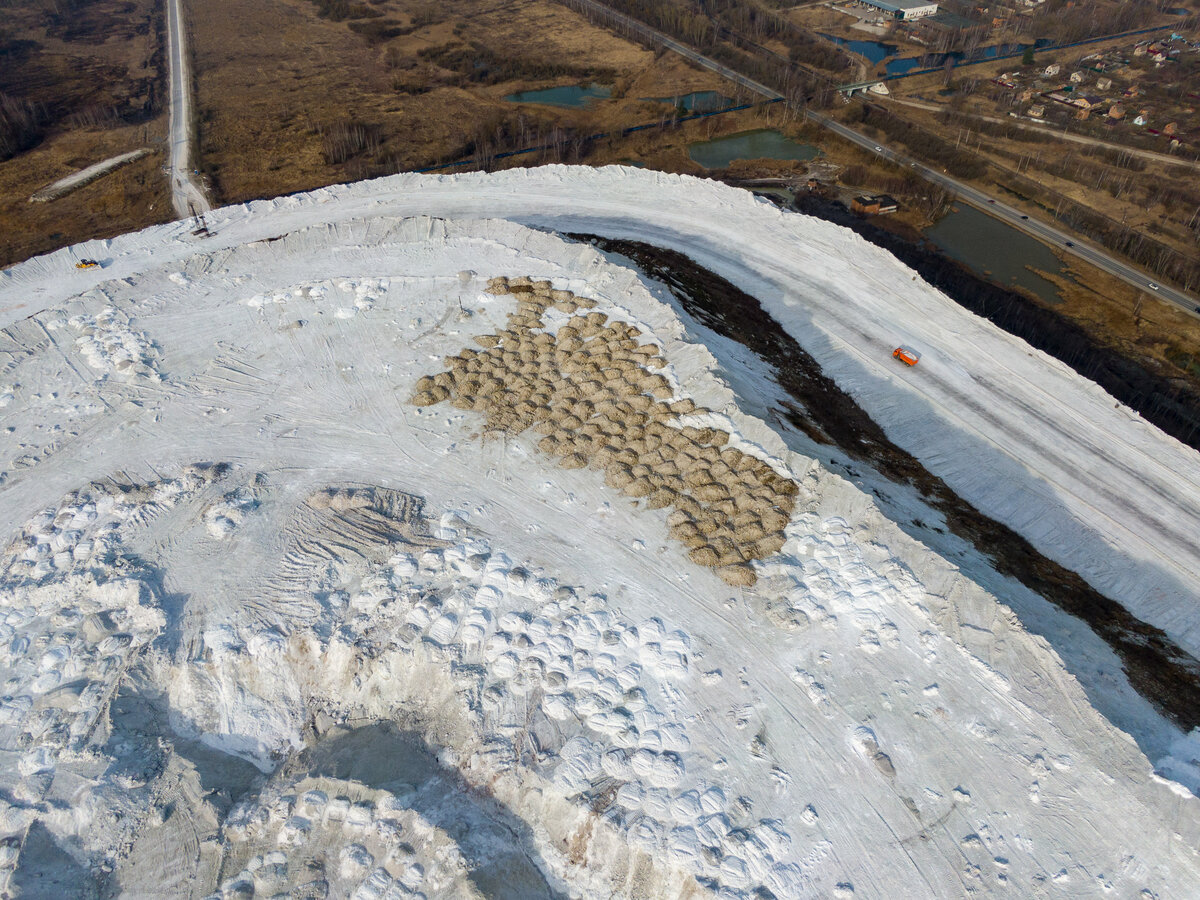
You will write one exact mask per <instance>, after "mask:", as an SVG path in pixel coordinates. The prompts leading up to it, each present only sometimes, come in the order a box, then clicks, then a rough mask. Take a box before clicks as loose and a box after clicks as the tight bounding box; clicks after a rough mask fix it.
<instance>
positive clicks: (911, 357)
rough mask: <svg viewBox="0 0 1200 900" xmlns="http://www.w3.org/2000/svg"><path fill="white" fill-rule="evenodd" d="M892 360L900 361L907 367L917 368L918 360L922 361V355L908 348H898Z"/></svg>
mask: <svg viewBox="0 0 1200 900" xmlns="http://www.w3.org/2000/svg"><path fill="white" fill-rule="evenodd" d="M892 359H898V360H900V362H902V363H904V364H905V365H906V366H915V365H916V364H917V362H918V360H920V359H921V354H920V353H918V352H917V351H916V350H910V349H909V348H908V347H897V348H896V349H895V350H893V351H892Z"/></svg>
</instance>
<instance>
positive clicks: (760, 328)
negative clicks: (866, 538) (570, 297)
mask: <svg viewBox="0 0 1200 900" xmlns="http://www.w3.org/2000/svg"><path fill="white" fill-rule="evenodd" d="M575 237H577V238H578V239H580V240H585V241H589V242H591V243H593V244H595V245H596V246H597V247H599V248H600V249H602V250H605V251H608V252H614V253H620V254H622V255H624V256H627V257H629V258H630V259H632V260H634V261H635V262H636V263H637V264H638V265H639V266H640V267H641V268H642V270H643V271H644V272H646V274H648V275H650V276H651V277H653V278H655V279H657V280H659V281H661V282H662V283H663V284H665V285H667V287H668V288H670V289H671V292H672V294H674V296H675V299H676V300H677V301H678V302H679V304H680V305H681V306H682V307H683V308H684V309H685V310H686V311H687V312H688V314H689V315H691V316H692V317H693V318H695V319H696V320H697V321H698V322H700V323H702V324H703V325H705V326H707V327H708V328H711V329H712V330H713V331H715V332H717V333H718V334H721V335H724V336H725V337H727V338H730V339H731V340H735V341H737V342H738V343H740V344H742V345H744V346H746V347H748V348H749V349H750V350H752V351H753V352H754V353H755V354H757V355H758V356H759V357H761V358H762V359H763V360H765V361H766V362H767V363H769V364H770V365H771V366H772V367H773V368H774V370H775V375H776V378H777V379H778V382H779V385H780V387H782V388H783V389H784V390H785V391H786V392H787V393H788V394H789V395H790V397H791V398H792V403H789V404H788V407H789V408H788V409H787V410H786V411H784V415H785V416H786V418H787V419H788V421H789V422H791V423H792V424H793V425H795V426H796V427H797V428H799V429H800V430H801V431H803V432H804V433H805V434H807V435H808V436H809V437H810V438H812V439H813V440H815V441H818V442H820V443H824V444H832V445H835V446H837V447H838V448H839V449H840V450H841V451H842V452H843V453H845V454H846V455H847V456H849V457H850V458H852V459H855V460H860V461H862V462H864V463H866V464H869V465H870V466H872V467H873V468H875V469H876V471H878V472H879V473H881V474H882V475H884V476H885V477H887V478H889V479H891V480H892V481H895V482H898V483H901V484H906V485H911V486H912V487H914V488H915V489H916V490H917V491H919V492H920V493H921V495H922V497H923V498H924V499H925V501H926V502H927V503H928V504H929V505H930V506H931V507H932V508H933V509H935V510H937V511H938V512H939V513H941V514H942V516H943V517H944V518H945V521H946V526H947V527H948V528H949V529H950V530H951V531H952V532H953V533H954V534H955V535H957V536H958V537H960V538H962V539H963V540H965V541H967V542H969V543H970V544H972V545H973V546H974V547H975V549H976V550H978V551H979V552H980V553H981V554H982V555H983V556H984V557H986V558H987V559H989V560H990V561H991V563H992V566H993V567H994V568H995V570H996V571H997V572H999V573H1000V574H1002V575H1006V576H1008V577H1011V578H1013V579H1015V580H1017V581H1019V582H1020V583H1021V584H1023V585H1024V586H1025V587H1027V588H1028V589H1029V590H1031V591H1033V592H1034V593H1035V594H1037V595H1039V596H1041V597H1043V598H1045V599H1046V600H1048V601H1049V602H1051V603H1053V604H1054V605H1055V606H1057V607H1059V608H1060V609H1062V610H1064V611H1065V612H1068V613H1070V614H1072V615H1074V616H1077V617H1078V618H1079V619H1082V620H1083V621H1084V622H1086V623H1087V624H1088V625H1090V626H1091V628H1092V629H1093V630H1094V631H1095V632H1096V634H1097V635H1099V636H1100V637H1101V638H1102V639H1103V640H1104V641H1105V642H1106V643H1108V645H1109V646H1110V647H1112V649H1113V650H1114V651H1115V652H1116V653H1117V655H1118V656H1119V657H1120V659H1121V662H1122V665H1123V668H1124V670H1125V673H1126V675H1127V676H1128V677H1129V682H1130V684H1131V685H1132V686H1133V687H1134V689H1135V690H1136V691H1138V693H1140V694H1141V695H1142V696H1143V697H1145V698H1146V699H1147V700H1149V701H1150V702H1151V703H1152V704H1153V705H1154V706H1155V708H1157V709H1158V710H1159V711H1160V712H1162V713H1163V714H1164V715H1166V716H1167V717H1168V718H1170V719H1171V720H1172V721H1173V722H1175V723H1176V724H1177V725H1179V726H1180V727H1181V728H1183V729H1184V730H1185V731H1187V730H1190V729H1192V728H1194V727H1196V726H1198V725H1200V662H1198V661H1197V660H1196V659H1195V658H1194V657H1192V656H1191V655H1189V654H1188V653H1186V652H1185V651H1184V650H1183V649H1181V648H1180V647H1179V646H1178V645H1176V644H1175V643H1174V642H1173V641H1172V640H1171V639H1170V638H1169V637H1168V636H1167V635H1166V634H1164V633H1163V632H1162V631H1161V630H1159V629H1158V628H1155V627H1153V626H1151V625H1148V624H1147V623H1145V622H1142V621H1141V620H1139V619H1137V618H1136V617H1134V616H1133V615H1131V614H1130V613H1129V611H1128V610H1126V609H1125V608H1123V607H1122V606H1121V605H1120V604H1118V603H1117V602H1116V601H1114V600H1111V599H1109V598H1108V597H1105V596H1104V595H1103V594H1101V593H1100V592H1098V591H1097V590H1095V589H1094V588H1093V587H1091V586H1090V585H1089V584H1088V583H1087V582H1086V581H1084V580H1083V579H1082V578H1081V577H1080V576H1079V575H1077V574H1076V573H1075V572H1072V571H1071V570H1069V569H1067V568H1064V567H1063V566H1061V565H1059V564H1058V563H1056V562H1054V561H1053V560H1051V559H1048V558H1047V557H1045V556H1043V555H1042V554H1041V553H1039V552H1038V551H1037V550H1036V549H1034V547H1033V546H1032V545H1031V544H1030V543H1029V542H1028V541H1027V540H1025V539H1024V538H1023V537H1021V536H1020V535H1019V534H1017V533H1016V532H1015V531H1013V530H1012V529H1011V528H1009V527H1008V526H1006V525H1003V524H1001V523H1000V522H997V521H995V520H993V519H990V518H988V517H987V516H985V515H984V514H983V513H981V512H980V511H979V510H977V509H976V508H975V507H974V506H972V505H971V504H970V503H967V502H966V501H965V500H963V499H962V498H961V497H959V496H958V495H957V494H955V493H954V492H953V491H952V490H951V489H950V488H949V487H948V486H947V485H946V484H945V482H943V481H942V479H940V478H938V477H937V476H935V475H933V474H932V473H930V472H929V471H927V470H926V469H925V467H924V466H923V465H922V464H921V463H920V462H919V461H918V460H917V459H916V458H915V457H913V456H912V455H911V454H909V453H908V452H906V451H905V450H903V449H901V448H900V447H897V446H896V445H895V444H893V443H892V442H891V441H890V440H888V438H887V436H886V435H885V434H884V432H883V429H882V428H880V427H879V425H877V424H876V423H875V422H874V421H873V420H872V419H871V417H870V416H868V415H867V413H866V412H865V411H864V410H863V409H862V407H860V406H859V405H858V404H857V403H856V402H855V400H854V399H853V398H852V397H851V396H850V395H848V394H847V393H845V392H844V391H843V390H842V389H841V388H839V387H838V386H837V385H836V384H835V383H834V382H833V380H832V379H830V378H829V377H828V376H826V375H825V374H824V372H823V371H822V370H821V367H820V366H819V365H818V364H817V362H816V360H814V359H813V358H812V357H811V356H810V355H809V354H808V353H807V352H805V350H804V349H803V348H802V347H801V346H800V345H799V344H798V343H796V341H795V340H794V339H793V338H792V337H791V336H790V335H788V334H787V333H786V332H785V331H784V330H783V329H782V328H781V327H780V326H779V323H778V322H776V321H775V319H774V318H772V317H771V316H770V315H769V314H768V313H767V312H766V311H764V310H763V308H762V306H760V305H759V302H758V301H757V300H756V299H754V298H753V297H751V296H750V295H748V294H746V293H744V292H742V291H741V290H739V289H738V288H736V287H735V286H734V285H732V284H730V283H729V282H728V281H726V280H725V279H723V278H721V277H720V276H719V275H716V274H714V273H712V272H710V271H708V270H707V269H704V268H703V267H701V266H700V265H698V264H697V263H695V262H694V261H692V260H691V259H689V258H688V257H687V256H684V255H683V254H681V253H676V252H675V251H672V250H664V249H661V248H658V247H653V246H651V245H649V244H643V243H638V242H635V241H622V240H609V239H607V238H597V237H593V236H590V235H587V236H584V235H576V236H575Z"/></svg>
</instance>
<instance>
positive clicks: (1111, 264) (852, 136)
mask: <svg viewBox="0 0 1200 900" xmlns="http://www.w3.org/2000/svg"><path fill="white" fill-rule="evenodd" d="M174 2H178V0H174ZM576 2H578V3H580V4H582V5H584V6H586V7H588V8H589V9H592V10H595V11H596V12H597V13H598V14H600V15H601V16H604V17H606V18H608V19H609V20H610V21H613V22H619V23H621V24H623V25H625V26H626V27H627V28H629V29H631V30H633V31H634V32H637V33H640V34H642V35H644V36H646V37H647V38H649V39H651V40H653V41H655V42H657V43H659V44H662V45H663V46H664V47H667V48H668V49H670V50H673V51H674V52H676V53H678V54H679V55H680V56H683V57H685V58H686V59H689V60H691V61H692V62H694V63H696V65H699V66H703V67H704V68H706V69H709V70H711V71H713V72H716V73H717V74H718V75H722V76H723V77H725V78H728V79H729V80H730V81H733V82H735V83H737V84H740V85H741V86H742V87H744V88H746V89H747V90H750V91H753V92H754V93H756V94H758V95H760V96H762V97H766V98H768V99H770V100H778V99H782V98H783V95H782V94H780V93H779V92H778V91H774V90H772V89H771V88H769V87H767V86H766V85H764V84H760V83H759V82H757V81H754V80H753V79H751V78H746V77H745V76H744V75H740V74H738V73H737V72H735V71H733V70H732V69H730V68H729V67H727V66H723V65H721V64H720V63H719V62H717V61H716V60H713V59H709V58H708V57H707V56H705V55H704V54H702V53H698V52H696V51H695V50H693V49H692V48H691V47H688V46H687V45H685V44H681V43H680V42H679V41H676V40H674V39H673V38H671V37H668V36H667V35H665V34H663V33H662V32H661V31H656V30H654V29H653V28H651V27H650V26H648V25H645V24H644V23H642V22H639V21H637V20H636V19H631V18H630V17H629V16H626V15H622V14H621V13H618V12H615V11H613V10H611V9H609V8H608V7H607V6H604V5H603V4H601V3H598V2H596V0H576ZM806 114H807V116H808V118H810V119H812V120H813V121H814V122H816V123H818V124H819V125H823V126H825V127H826V128H828V129H829V130H830V131H833V132H835V133H837V134H839V135H841V136H842V137H844V138H846V140H848V141H853V142H854V143H855V144H858V145H859V146H860V147H865V148H866V149H867V150H869V151H871V152H872V153H875V154H877V155H878V156H880V157H882V158H884V159H890V160H892V161H893V162H897V163H900V164H901V165H905V166H908V167H909V168H911V169H913V170H914V171H916V172H919V173H920V174H921V175H923V176H924V177H925V178H927V179H928V180H929V181H932V182H934V183H935V184H939V185H941V186H942V187H944V188H946V189H948V190H951V191H953V192H954V193H955V194H956V195H957V196H958V198H959V199H960V200H963V201H965V202H967V203H970V204H971V205H973V206H977V207H979V208H980V209H981V210H983V211H984V212H986V213H989V214H990V215H993V216H995V217H996V218H997V219H1000V220H1002V221H1004V222H1007V223H1008V224H1010V225H1012V226H1013V227H1014V228H1017V229H1019V230H1021V231H1024V232H1025V233H1026V234H1030V235H1032V236H1033V237H1035V238H1038V239H1039V240H1042V241H1045V242H1046V243H1048V244H1051V245H1053V246H1055V247H1057V248H1058V249H1059V250H1060V251H1062V252H1064V253H1072V254H1074V255H1075V256H1077V257H1079V258H1080V259H1083V260H1086V261H1087V262H1089V263H1091V264H1092V265H1094V266H1095V267H1096V268H1098V269H1101V270H1103V271H1105V272H1107V273H1108V274H1110V275H1113V276H1115V277H1117V278H1120V279H1121V280H1122V281H1124V282H1126V283H1127V284H1130V285H1132V286H1133V287H1136V288H1140V289H1141V290H1143V291H1145V292H1146V293H1147V294H1150V295H1152V296H1157V297H1161V298H1162V299H1163V300H1166V301H1168V302H1170V303H1174V304H1176V305H1178V306H1180V307H1182V308H1183V309H1185V310H1187V311H1188V312H1191V313H1200V298H1198V297H1195V296H1192V295H1190V294H1186V293H1184V292H1183V291H1180V290H1176V289H1175V288H1172V287H1169V286H1167V285H1163V284H1159V283H1158V282H1156V281H1154V280H1153V279H1152V278H1151V277H1150V276H1148V275H1147V274H1146V273H1145V272H1143V271H1142V270H1141V269H1138V268H1135V267H1134V266H1131V265H1129V264H1127V263H1124V262H1121V261H1120V260H1119V259H1116V258H1115V257H1113V256H1111V255H1110V254H1109V253H1108V252H1107V251H1105V250H1102V249H1100V248H1098V247H1095V246H1092V245H1091V244H1089V243H1087V242H1085V241H1082V240H1080V239H1078V238H1077V237H1076V235H1075V234H1074V233H1073V232H1066V231H1061V230H1059V229H1058V228H1055V227H1054V226H1052V225H1047V224H1045V223H1044V222H1041V221H1039V220H1037V219H1032V218H1030V217H1029V216H1027V215H1025V214H1023V213H1022V212H1021V211H1020V210H1017V209H1014V208H1013V207H1011V206H1008V205H1006V204H1004V203H1002V202H1000V201H999V200H996V199H994V198H992V197H989V196H988V195H987V194H985V193H984V192H983V191H981V190H978V189H977V188H974V187H971V185H969V184H966V183H965V182H962V181H959V180H958V179H956V178H953V177H952V176H950V175H948V174H946V173H945V172H940V171H938V170H936V169H931V168H929V167H928V166H925V165H922V164H921V163H920V162H918V161H916V160H915V159H912V158H910V157H908V156H905V155H904V154H902V153H898V152H896V151H894V150H891V149H888V148H887V147H884V146H883V145H881V144H879V143H878V142H877V141H875V140H873V139H872V138H869V137H866V136H865V135H862V134H859V133H858V132H857V131H855V130H854V129H852V128H847V127H846V126H845V125H843V124H841V123H840V122H837V121H835V120H834V119H831V118H830V117H829V116H826V115H822V114H821V113H817V112H813V111H812V110H806Z"/></svg>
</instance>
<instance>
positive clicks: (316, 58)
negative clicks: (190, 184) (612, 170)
mask: <svg viewBox="0 0 1200 900" xmlns="http://www.w3.org/2000/svg"><path fill="white" fill-rule="evenodd" d="M205 9H206V13H205V15H204V16H203V17H193V22H192V27H193V34H194V48H195V56H196V70H197V71H196V79H197V84H198V89H199V98H198V106H199V109H200V119H201V121H200V135H201V156H202V159H203V160H204V165H205V168H206V171H207V172H208V174H209V176H210V178H211V180H212V183H213V185H214V189H215V192H216V194H217V200H218V201H219V202H237V201H242V200H246V199H250V198H254V197H264V196H273V195H278V194H284V193H290V192H293V191H298V190H305V189H309V188H313V187H317V186H320V185H325V184H330V183H333V182H339V181H347V180H353V179H357V178H362V177H370V176H375V175H381V174H387V173H390V172H396V171H405V170H412V169H417V168H422V167H425V166H428V165H432V164H436V163H439V162H443V161H448V160H452V159H456V158H460V157H462V156H466V155H470V154H471V153H472V152H474V151H475V150H476V149H477V148H478V147H480V146H482V145H484V144H487V145H495V146H500V147H503V148H504V149H511V148H513V147H519V146H529V145H532V144H535V143H538V142H539V140H540V139H541V138H542V137H544V136H545V135H546V134H547V133H548V132H549V131H550V130H551V129H552V128H553V127H555V126H562V127H574V128H576V129H578V130H579V131H581V132H583V131H586V132H591V131H597V130H605V129H607V128H610V127H614V126H624V125H629V124H635V123H637V122H640V121H645V117H646V115H647V114H648V112H647V110H644V109H642V108H641V107H642V106H644V104H641V103H640V102H639V101H638V100H637V99H636V98H637V97H639V96H648V95H651V94H655V93H657V94H660V95H661V94H663V93H673V92H676V91H690V90H704V89H711V88H714V87H719V81H718V80H717V79H716V78H715V76H712V75H711V74H709V73H705V72H698V71H695V70H692V69H689V68H687V67H686V66H684V65H683V64H682V63H680V62H679V61H678V60H677V59H676V58H674V57H670V56H668V57H663V58H661V59H656V58H655V55H654V54H653V53H651V52H649V51H647V50H645V49H643V48H641V47H639V46H637V45H634V44H631V43H629V42H627V41H624V40H622V39H620V38H617V37H615V36H614V35H611V34H609V33H608V32H606V31H603V30H601V29H598V28H595V27H594V26H592V25H590V24H588V23H587V22H586V21H585V20H583V19H582V18H580V17H579V16H577V15H576V14H574V13H572V12H571V11H569V10H567V9H566V8H565V7H562V6H560V5H558V4H556V3H554V2H551V0H519V2H517V3H513V4H507V5H495V6H490V7H486V8H484V9H482V10H479V9H476V8H474V6H473V5H471V4H468V3H465V2H462V0H460V2H457V3H454V2H452V3H448V4H445V5H442V6H439V7H436V9H435V8H433V7H429V6H426V5H419V4H416V3H412V2H409V0H382V2H380V3H378V4H374V5H372V6H371V7H370V8H369V9H370V10H371V11H374V12H378V13H380V14H381V15H379V16H377V17H375V18H366V19H354V20H352V21H333V20H332V19H330V18H322V17H321V15H320V8H319V7H318V5H317V4H316V3H315V2H312V0H218V2H216V3H215V4H210V5H208V6H206V8H205ZM367 29H376V30H377V33H362V32H363V31H364V30H367ZM393 32H399V33H395V34H394V35H393V36H390V37H389V36H388V35H389V34H392V33H393ZM264 36H269V39H265V37H264ZM480 60H482V61H483V62H484V63H486V64H487V65H486V68H485V69H483V70H481V69H480V68H479V67H478V65H476V63H478V62H479V61H480ZM593 79H594V80H597V81H602V82H605V83H609V84H612V85H613V86H614V97H615V98H616V99H614V100H612V101H608V102H604V103H598V104H594V105H593V106H592V107H590V108H587V109H579V110H573V109H572V110H567V109H558V108H552V107H546V106H521V107H518V106H517V105H515V104H512V103H509V102H507V101H505V100H504V99H503V98H504V97H505V95H507V94H510V93H513V92H515V91H518V90H523V89H528V88H537V87H544V86H551V85H556V84H573V83H580V82H587V81H591V80H593ZM649 106H650V107H651V108H652V109H653V110H654V112H653V114H654V115H657V114H659V113H661V109H662V107H660V106H655V105H654V104H650V105H649Z"/></svg>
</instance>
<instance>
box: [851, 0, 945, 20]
mask: <svg viewBox="0 0 1200 900" xmlns="http://www.w3.org/2000/svg"><path fill="white" fill-rule="evenodd" d="M861 2H862V3H863V5H865V6H873V7H874V8H875V9H881V10H883V11H884V12H886V13H888V14H889V15H891V16H892V18H894V19H919V18H921V17H922V16H932V15H933V14H934V13H935V12H937V11H938V5H937V4H936V3H927V2H925V0H861Z"/></svg>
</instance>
